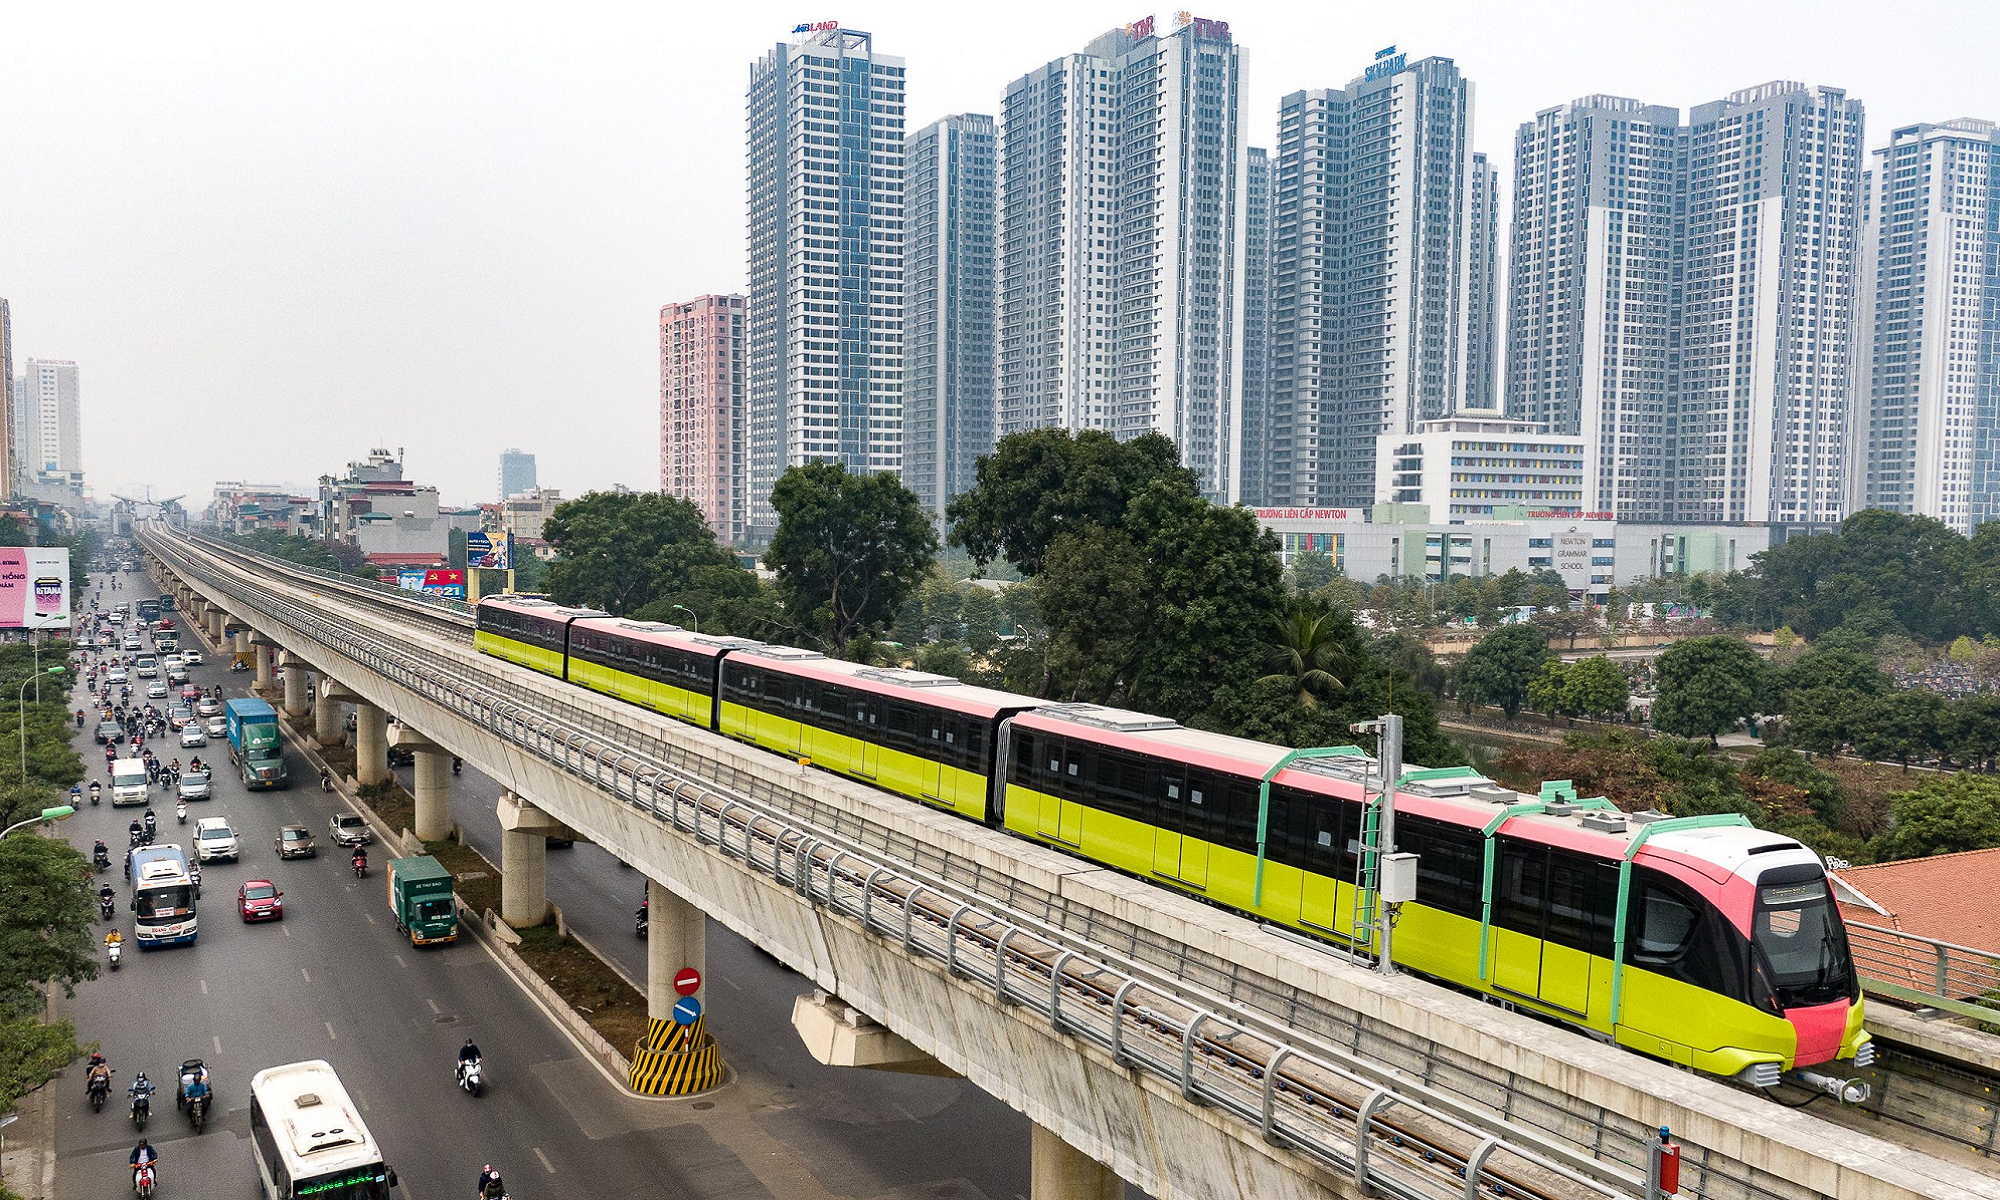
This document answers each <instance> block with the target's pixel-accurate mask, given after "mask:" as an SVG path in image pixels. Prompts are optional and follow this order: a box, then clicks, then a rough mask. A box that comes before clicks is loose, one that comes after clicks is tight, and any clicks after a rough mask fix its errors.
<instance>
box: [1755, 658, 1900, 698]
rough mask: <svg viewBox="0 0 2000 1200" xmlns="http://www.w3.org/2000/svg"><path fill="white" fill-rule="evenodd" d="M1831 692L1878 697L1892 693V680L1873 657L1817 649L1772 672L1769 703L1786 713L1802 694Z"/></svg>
mask: <svg viewBox="0 0 2000 1200" xmlns="http://www.w3.org/2000/svg"><path fill="white" fill-rule="evenodd" d="M1819 688H1832V689H1833V690H1835V691H1840V692H1848V693H1851V694H1853V695H1856V696H1879V695H1881V694H1882V693H1883V692H1886V691H1888V690H1889V677H1888V676H1887V675H1884V674H1883V673H1882V670H1881V668H1879V667H1877V666H1876V665H1875V657H1874V655H1872V654H1868V653H1864V652H1861V651H1857V650H1851V649H1848V648H1847V647H1846V646H1844V645H1839V644H1836V645H1831V646H1826V645H1817V646H1813V647H1812V648H1810V649H1808V650H1807V651H1806V652H1805V653H1804V654H1801V655H1800V656H1799V657H1798V658H1797V659H1796V660H1794V661H1793V662H1791V663H1790V664H1788V665H1786V666H1781V667H1774V668H1773V669H1772V670H1771V672H1770V700H1771V704H1772V706H1773V707H1774V708H1776V709H1778V710H1779V711H1781V712H1782V711H1787V710H1788V709H1789V708H1790V703H1791V697H1792V696H1794V695H1796V694H1797V693H1799V692H1806V691H1813V690H1816V689H1819Z"/></svg>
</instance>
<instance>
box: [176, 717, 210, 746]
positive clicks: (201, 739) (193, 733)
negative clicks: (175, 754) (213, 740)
mask: <svg viewBox="0 0 2000 1200" xmlns="http://www.w3.org/2000/svg"><path fill="white" fill-rule="evenodd" d="M206 745H208V734H206V733H204V732H203V731H202V728H201V726H199V725H197V724H195V723H194V722H192V721H190V722H188V723H187V724H186V725H185V726H183V727H182V729H181V748H182V749H188V748H190V747H193V746H206Z"/></svg>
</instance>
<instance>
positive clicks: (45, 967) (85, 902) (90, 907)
mask: <svg viewBox="0 0 2000 1200" xmlns="http://www.w3.org/2000/svg"><path fill="white" fill-rule="evenodd" d="M95 891H96V884H95V881H94V880H93V879H92V877H91V872H90V863H89V862H88V861H86V860H85V859H84V857H83V855H82V854H81V853H79V852H78V851H77V850H76V848H75V847H73V846H71V845H70V844H69V843H68V842H65V841H63V840H62V839H60V838H53V837H40V836H37V835H36V834H34V833H32V832H30V831H28V830H22V831H21V832H18V833H16V834H14V835H13V836H12V837H7V838H0V1016H5V1017H26V1016H30V1015H33V1014H34V1013H35V1012H36V1011H37V1010H38V1009H39V1008H40V1005H41V996H40V993H39V991H38V990H37V989H39V988H40V987H41V986H42V985H43V984H51V983H53V984H60V985H61V986H62V988H63V990H64V992H65V993H66V994H69V995H75V994H76V984H77V982H78V981H79V980H84V979H95V978H97V954H96V949H97V933H96V929H95V928H94V916H95V912H94V905H95V897H94V895H93V893H94V892H95Z"/></svg>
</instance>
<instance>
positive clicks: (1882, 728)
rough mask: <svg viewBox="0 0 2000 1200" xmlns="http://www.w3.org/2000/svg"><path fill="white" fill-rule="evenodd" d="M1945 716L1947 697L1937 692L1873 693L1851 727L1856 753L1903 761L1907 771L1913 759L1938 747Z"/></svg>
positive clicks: (1866, 756)
mask: <svg viewBox="0 0 2000 1200" xmlns="http://www.w3.org/2000/svg"><path fill="white" fill-rule="evenodd" d="M1943 716H1944V700H1943V698H1942V697H1940V696H1939V695H1938V694H1937V693H1936V692H1927V691H1922V690H1917V691H1908V692H1890V693H1889V694H1888V695H1886V696H1875V697H1872V698H1870V699H1869V700H1867V701H1866V702H1865V703H1864V704H1863V705H1862V708H1861V712H1860V714H1859V715H1858V718H1857V720H1856V721H1855V724H1854V728H1853V730H1852V731H1851V740H1852V741H1853V742H1854V750H1855V753H1857V754H1859V755H1861V757H1863V758H1868V759H1875V760H1877V761H1880V760H1884V759H1886V760H1888V761H1891V762H1898V763H1901V764H1903V769H1904V770H1905V771H1907V770H1909V769H1910V760H1911V759H1914V758H1921V757H1922V756H1923V755H1924V754H1925V753H1926V752H1928V751H1930V750H1932V749H1934V748H1936V747H1937V745H1938V728H1939V726H1940V724H1941V723H1942V718H1943Z"/></svg>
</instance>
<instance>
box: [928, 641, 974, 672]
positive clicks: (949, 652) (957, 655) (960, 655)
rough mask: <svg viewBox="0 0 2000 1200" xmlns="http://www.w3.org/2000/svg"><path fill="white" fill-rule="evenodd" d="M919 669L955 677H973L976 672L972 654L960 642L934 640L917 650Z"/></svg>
mask: <svg viewBox="0 0 2000 1200" xmlns="http://www.w3.org/2000/svg"><path fill="white" fill-rule="evenodd" d="M916 661H917V670H919V671H928V672H930V673H931V674H933V675H949V676H951V677H952V678H953V679H971V678H972V676H973V675H974V674H975V673H976V671H975V668H974V666H973V662H972V655H971V654H970V653H968V652H967V650H966V648H965V646H964V645H963V644H962V643H960V642H932V643H931V644H930V645H928V646H925V647H924V648H923V649H921V650H919V651H917V660H916Z"/></svg>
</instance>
